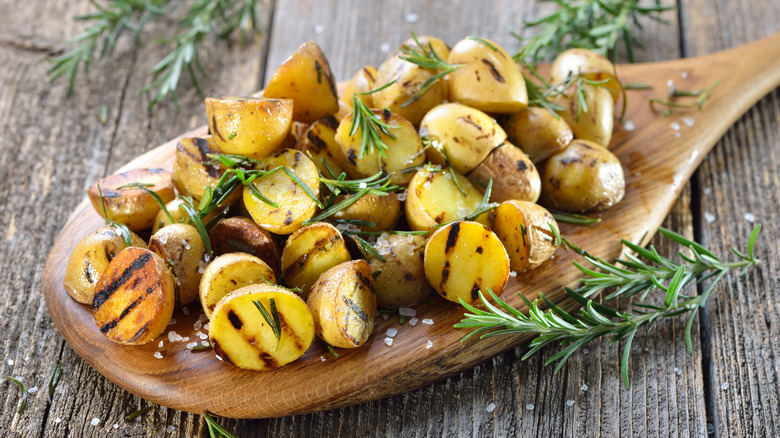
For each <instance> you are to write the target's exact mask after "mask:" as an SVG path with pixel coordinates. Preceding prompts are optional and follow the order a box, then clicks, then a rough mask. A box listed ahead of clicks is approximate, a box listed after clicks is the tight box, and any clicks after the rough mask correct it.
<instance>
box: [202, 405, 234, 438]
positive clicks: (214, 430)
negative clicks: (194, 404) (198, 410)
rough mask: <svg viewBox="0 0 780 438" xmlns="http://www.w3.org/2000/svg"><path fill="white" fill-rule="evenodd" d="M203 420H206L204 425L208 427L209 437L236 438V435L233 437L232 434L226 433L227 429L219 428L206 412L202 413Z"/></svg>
mask: <svg viewBox="0 0 780 438" xmlns="http://www.w3.org/2000/svg"><path fill="white" fill-rule="evenodd" d="M203 419H204V420H206V424H207V425H208V427H209V435H210V436H211V437H212V438H215V437H217V436H222V437H224V438H238V437H237V436H236V435H233V434H232V433H230V432H228V431H227V429H225V428H224V427H222V426H220V425H219V424H218V423H217V422H216V421H215V420H214V419H213V418H212V417H211V415H209V413H208V411H207V412H204V413H203Z"/></svg>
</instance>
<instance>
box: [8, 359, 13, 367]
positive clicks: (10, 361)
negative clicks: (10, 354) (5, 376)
mask: <svg viewBox="0 0 780 438" xmlns="http://www.w3.org/2000/svg"><path fill="white" fill-rule="evenodd" d="M7 363H8V366H9V367H12V366H14V360H13V359H8V362H7Z"/></svg>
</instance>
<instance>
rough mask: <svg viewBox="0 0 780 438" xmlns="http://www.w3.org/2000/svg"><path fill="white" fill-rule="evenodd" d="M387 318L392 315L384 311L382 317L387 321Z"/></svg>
mask: <svg viewBox="0 0 780 438" xmlns="http://www.w3.org/2000/svg"><path fill="white" fill-rule="evenodd" d="M387 318H390V315H388V314H387V313H383V314H382V319H384V320H385V321H387Z"/></svg>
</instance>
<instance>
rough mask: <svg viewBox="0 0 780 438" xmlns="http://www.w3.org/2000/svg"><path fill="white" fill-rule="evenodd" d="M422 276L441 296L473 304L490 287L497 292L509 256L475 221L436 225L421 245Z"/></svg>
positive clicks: (506, 275) (505, 276)
mask: <svg viewBox="0 0 780 438" xmlns="http://www.w3.org/2000/svg"><path fill="white" fill-rule="evenodd" d="M423 262H424V264H425V276H426V278H428V281H429V282H430V283H431V286H433V288H434V289H435V290H436V292H438V293H439V295H441V296H442V297H444V298H446V299H448V300H450V301H454V302H456V303H457V302H458V300H459V299H460V300H463V301H465V302H467V303H470V304H474V303H476V302H478V301H479V292H480V291H482V292H483V293H486V292H485V291H486V289H487V288H490V289H491V290H492V291H493V292H495V293H496V295H501V292H503V290H504V286H505V285H506V282H507V280H508V279H509V256H508V255H507V253H506V249H504V245H502V244H501V241H500V240H499V239H498V237H497V236H496V235H495V234H493V232H492V231H490V230H488V229H487V228H486V227H485V226H484V225H482V224H480V223H477V222H467V221H464V222H454V223H452V224H449V225H447V226H444V227H442V228H440V229H439V230H438V231H436V232H435V233H433V235H432V236H431V237H430V238H429V239H428V243H427V244H426V245H425V257H424V259H423Z"/></svg>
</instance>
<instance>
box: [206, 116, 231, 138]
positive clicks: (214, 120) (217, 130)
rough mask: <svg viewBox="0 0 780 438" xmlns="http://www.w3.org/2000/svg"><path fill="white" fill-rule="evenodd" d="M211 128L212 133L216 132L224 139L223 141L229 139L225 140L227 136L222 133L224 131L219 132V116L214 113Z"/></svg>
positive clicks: (215, 133)
mask: <svg viewBox="0 0 780 438" xmlns="http://www.w3.org/2000/svg"><path fill="white" fill-rule="evenodd" d="M210 128H211V133H212V134H214V135H216V136H217V137H219V139H220V140H222V141H223V142H225V141H227V140H225V137H224V136H223V135H222V133H221V132H219V128H218V124H217V116H216V115H212V116H211V126H210Z"/></svg>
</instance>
